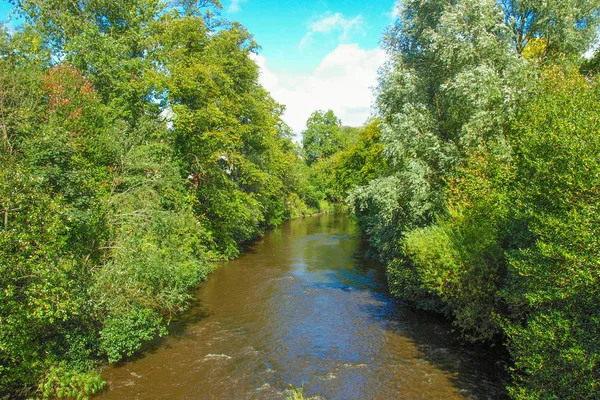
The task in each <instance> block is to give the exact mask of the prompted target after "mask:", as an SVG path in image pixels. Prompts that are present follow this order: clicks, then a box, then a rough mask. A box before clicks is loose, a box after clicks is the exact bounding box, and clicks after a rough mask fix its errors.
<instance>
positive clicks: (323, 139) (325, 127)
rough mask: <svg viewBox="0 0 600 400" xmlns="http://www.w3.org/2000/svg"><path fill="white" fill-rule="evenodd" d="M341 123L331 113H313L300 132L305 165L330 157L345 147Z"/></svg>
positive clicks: (320, 111) (345, 141) (345, 140)
mask: <svg viewBox="0 0 600 400" xmlns="http://www.w3.org/2000/svg"><path fill="white" fill-rule="evenodd" d="M341 125H342V122H341V121H340V120H339V118H338V117H336V116H335V114H334V113H333V111H331V110H328V111H322V110H319V111H315V112H313V113H312V114H311V116H310V118H308V121H306V130H304V131H303V132H302V148H303V150H304V157H305V158H306V163H307V164H308V165H309V166H310V165H312V164H313V163H315V162H317V161H319V160H323V159H326V158H329V157H331V156H332V155H334V154H335V153H337V152H339V151H340V150H342V149H343V148H344V147H345V146H346V145H347V143H348V142H347V139H346V138H345V137H344V134H343V131H342V129H341Z"/></svg>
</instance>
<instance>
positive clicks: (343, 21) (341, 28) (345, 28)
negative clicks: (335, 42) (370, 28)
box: [298, 12, 364, 48]
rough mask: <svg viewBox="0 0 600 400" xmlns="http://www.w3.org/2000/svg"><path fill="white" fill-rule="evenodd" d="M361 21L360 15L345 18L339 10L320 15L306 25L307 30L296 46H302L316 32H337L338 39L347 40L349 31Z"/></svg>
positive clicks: (354, 28) (360, 24) (355, 27)
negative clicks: (331, 13)
mask: <svg viewBox="0 0 600 400" xmlns="http://www.w3.org/2000/svg"><path fill="white" fill-rule="evenodd" d="M363 23H364V19H363V17H362V15H357V16H356V17H354V18H352V19H347V18H345V17H344V16H343V15H342V14H341V13H339V12H338V13H335V14H333V15H327V14H326V15H322V16H321V17H320V18H319V19H318V20H316V21H314V22H312V23H311V24H310V25H309V26H308V32H306V34H305V35H304V37H303V38H302V40H301V41H300V44H299V45H298V47H300V48H302V47H303V46H304V45H305V44H307V43H308V42H309V41H310V40H311V39H312V37H313V36H314V35H315V34H317V33H332V32H337V33H339V34H340V36H339V39H340V40H348V38H349V36H350V33H351V32H352V31H354V30H357V29H358V28H360V27H361V26H362V25H363Z"/></svg>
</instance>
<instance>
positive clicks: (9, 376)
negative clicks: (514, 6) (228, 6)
mask: <svg viewBox="0 0 600 400" xmlns="http://www.w3.org/2000/svg"><path fill="white" fill-rule="evenodd" d="M14 4H15V7H16V11H17V12H18V13H19V14H20V15H21V16H22V17H23V18H24V19H25V21H26V22H25V23H24V26H23V27H22V28H21V29H19V30H17V31H16V32H14V33H11V34H9V33H8V32H7V31H6V30H4V29H2V30H0V133H1V134H0V146H1V148H2V149H1V153H0V164H1V165H2V168H1V171H0V209H1V219H0V248H2V251H1V252H0V289H1V290H0V326H1V329H0V397H3V396H7V395H10V396H30V395H33V396H39V397H48V398H52V397H75V396H84V395H90V394H92V393H94V392H96V391H98V390H99V389H101V388H102V387H103V382H102V380H101V379H100V378H99V376H98V375H97V373H96V372H94V367H95V366H96V365H97V364H98V363H99V362H103V361H108V362H111V363H114V362H117V361H119V360H121V359H123V358H124V357H126V356H129V355H132V354H133V353H134V352H135V351H137V350H138V349H139V348H140V346H141V345H142V344H143V343H144V342H145V341H147V340H149V339H152V338H153V337H155V336H156V335H157V334H158V335H162V334H165V333H166V330H165V326H166V324H167V323H168V322H169V320H170V318H171V316H172V315H174V314H175V313H177V312H179V311H180V310H182V309H184V308H185V307H186V305H187V302H188V300H189V299H190V296H191V294H190V292H189V290H190V288H192V287H194V286H195V285H197V284H198V283H200V282H201V281H202V280H203V279H204V278H205V277H206V276H207V274H208V273H209V271H210V268H211V267H210V264H209V261H211V260H216V259H227V258H231V257H235V256H237V255H238V254H239V251H240V245H241V244H243V243H244V242H247V241H249V240H252V239H254V238H256V237H257V236H259V235H260V234H261V233H262V232H264V230H265V229H267V228H269V227H271V226H275V225H277V224H279V223H280V222H281V221H283V220H284V219H286V218H289V217H292V216H298V215H301V214H304V213H310V212H314V211H318V208H319V207H320V205H321V202H322V200H323V198H321V197H319V196H318V194H315V193H313V192H312V191H311V186H310V185H309V182H308V180H307V177H306V173H305V169H306V168H308V167H306V166H305V163H304V161H303V160H302V158H301V157H300V156H299V154H300V150H299V148H298V146H297V145H296V144H294V143H293V142H292V140H291V132H290V129H289V128H288V127H287V126H286V125H285V124H284V123H283V122H282V120H281V118H280V116H281V113H282V111H283V106H281V105H279V104H277V103H276V102H275V101H274V100H273V99H272V98H271V97H270V95H269V94H268V93H267V92H266V91H265V89H263V88H262V87H261V86H260V84H259V83H258V74H259V71H258V67H257V65H256V64H255V63H254V61H253V60H252V59H251V55H252V54H253V53H255V52H256V51H257V49H258V45H257V44H256V43H255V42H254V41H253V40H252V36H251V35H250V34H249V33H248V32H247V31H246V30H245V29H244V28H243V27H242V26H241V25H239V24H237V23H232V22H228V21H226V20H223V19H221V18H220V17H219V16H218V14H217V13H218V10H219V7H220V6H219V4H218V2H194V1H183V2H172V3H171V2H162V1H158V0H130V1H125V2H123V1H85V2H65V1H59V0H53V1H38V0H23V1H15V2H14Z"/></svg>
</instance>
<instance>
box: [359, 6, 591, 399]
mask: <svg viewBox="0 0 600 400" xmlns="http://www.w3.org/2000/svg"><path fill="white" fill-rule="evenodd" d="M402 3H403V5H402V13H401V17H400V18H399V19H398V21H397V22H396V23H395V24H394V25H393V26H392V27H391V28H390V29H389V30H388V31H387V32H386V34H385V36H384V44H385V46H386V48H387V51H388V53H389V56H390V61H389V62H388V64H387V65H386V66H385V68H384V69H383V71H382V73H381V75H380V85H379V88H378V90H377V92H378V101H377V111H378V117H379V118H380V120H381V123H380V129H381V143H382V145H383V155H384V156H385V159H386V162H387V164H386V166H385V167H384V168H383V172H381V173H380V174H379V175H378V176H377V177H376V178H375V179H372V180H371V181H370V182H369V183H368V184H365V185H362V186H356V187H355V188H354V189H352V190H351V191H350V195H349V197H348V202H349V204H350V206H351V208H352V209H353V211H354V213H355V214H356V215H357V216H358V218H359V221H360V224H361V226H362V228H363V229H364V231H365V232H366V233H367V234H368V235H369V237H370V240H371V243H372V245H373V246H374V248H375V249H376V250H377V252H378V254H379V255H380V257H381V258H382V260H383V261H385V262H386V263H387V265H388V278H389V284H390V288H391V290H392V292H393V293H394V294H396V295H398V296H401V297H403V298H405V299H408V300H410V301H412V302H413V303H414V304H416V305H417V306H419V307H422V308H424V309H428V310H434V311H437V312H441V313H444V314H445V315H448V316H450V317H452V318H453V320H454V323H455V325H456V326H457V328H459V330H460V331H462V332H463V334H464V336H465V338H467V339H469V340H474V341H495V342H498V341H500V342H503V343H506V345H507V347H508V350H509V351H510V354H511V355H512V358H513V361H514V367H513V370H512V372H513V378H514V381H513V384H512V386H511V387H510V388H509V392H510V395H511V396H512V397H513V398H522V399H526V398H527V399H539V398H542V399H584V398H600V348H599V343H600V341H599V340H598V338H599V337H600V269H599V267H598V248H599V245H600V243H599V237H600V230H599V226H600V217H599V215H600V214H599V211H600V210H599V209H598V207H599V205H600V159H599V158H598V155H599V154H600V147H599V146H600V106H599V104H600V103H599V101H600V97H599V96H600V86H599V82H598V79H597V78H595V77H594V76H593V75H594V73H595V71H596V70H597V65H598V62H597V57H595V58H594V59H592V60H589V61H586V60H584V59H583V58H582V55H583V53H584V52H585V51H586V50H587V49H588V48H589V47H590V45H591V44H592V43H593V42H594V40H595V39H596V35H597V29H598V17H599V10H600V9H599V6H600V3H599V2H598V1H587V0H581V1H579V0H572V1H552V2H545V1H544V2H542V1H495V0H459V1H440V0H427V1H422V0H419V1H417V0H406V1H404V2H402Z"/></svg>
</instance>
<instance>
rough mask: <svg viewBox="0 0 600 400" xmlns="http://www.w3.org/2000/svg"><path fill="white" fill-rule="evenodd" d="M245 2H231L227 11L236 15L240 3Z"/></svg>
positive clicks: (239, 0)
mask: <svg viewBox="0 0 600 400" xmlns="http://www.w3.org/2000/svg"><path fill="white" fill-rule="evenodd" d="M246 1H247V0H231V4H230V5H229V8H228V9H227V11H229V12H230V13H236V12H238V11H240V9H241V5H242V3H245V2H246Z"/></svg>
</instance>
